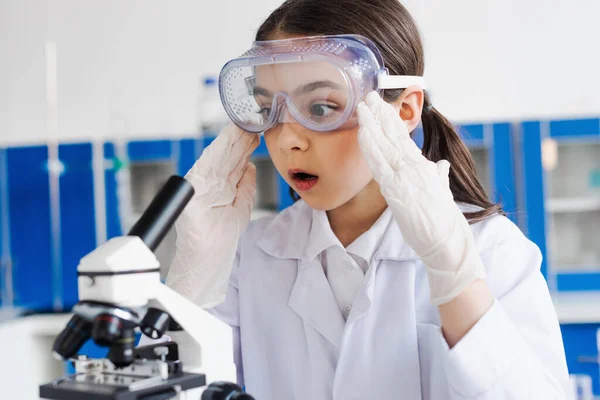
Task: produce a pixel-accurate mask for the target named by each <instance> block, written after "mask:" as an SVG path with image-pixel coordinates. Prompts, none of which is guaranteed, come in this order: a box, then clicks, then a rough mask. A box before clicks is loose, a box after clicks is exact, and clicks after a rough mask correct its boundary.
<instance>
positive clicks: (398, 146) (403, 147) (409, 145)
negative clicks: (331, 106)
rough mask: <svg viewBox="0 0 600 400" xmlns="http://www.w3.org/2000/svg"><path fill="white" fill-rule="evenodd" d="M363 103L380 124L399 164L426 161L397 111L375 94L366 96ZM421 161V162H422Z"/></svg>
mask: <svg viewBox="0 0 600 400" xmlns="http://www.w3.org/2000/svg"><path fill="white" fill-rule="evenodd" d="M365 103H366V104H367V106H368V107H369V109H370V110H371V112H372V113H373V115H375V118H376V119H377V120H378V121H379V123H380V124H381V128H382V132H383V135H384V136H385V138H386V139H387V140H388V143H389V145H390V146H392V147H393V149H394V151H395V154H396V157H399V158H400V161H401V162H410V161H412V162H420V161H424V160H426V159H425V157H423V155H422V153H421V150H419V148H418V146H417V145H416V143H415V142H414V141H413V140H412V139H411V137H410V132H409V131H408V127H407V126H406V123H405V122H404V121H403V120H402V118H401V117H400V114H399V112H398V110H396V109H395V108H394V107H393V106H392V105H391V104H389V103H387V102H385V101H384V100H383V99H382V98H381V96H379V95H378V94H377V92H371V93H369V94H368V95H367V97H366V99H365ZM422 159H423V160H422Z"/></svg>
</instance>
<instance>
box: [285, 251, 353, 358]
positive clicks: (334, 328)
mask: <svg viewBox="0 0 600 400" xmlns="http://www.w3.org/2000/svg"><path fill="white" fill-rule="evenodd" d="M298 264H299V265H298V276H297V277H296V281H295V282H294V286H293V287H292V292H291V294H290V298H289V302H288V305H289V306H290V308H292V310H294V311H295V312H296V313H297V314H298V315H299V316H300V317H301V318H302V319H303V320H304V321H305V322H306V323H308V324H309V325H310V326H312V327H313V328H314V329H315V330H317V331H318V332H319V333H320V334H321V335H323V336H324V337H325V338H326V339H327V340H328V341H330V342H331V343H332V344H333V345H335V346H336V348H338V349H339V348H340V346H341V341H342V334H343V332H344V319H343V317H342V313H341V312H340V309H339V307H338V304H337V301H336V300H335V296H334V295H333V292H332V291H331V287H330V286H329V283H328V282H327V278H326V276H325V273H324V271H323V266H322V265H321V262H320V261H319V259H318V258H315V259H312V260H298Z"/></svg>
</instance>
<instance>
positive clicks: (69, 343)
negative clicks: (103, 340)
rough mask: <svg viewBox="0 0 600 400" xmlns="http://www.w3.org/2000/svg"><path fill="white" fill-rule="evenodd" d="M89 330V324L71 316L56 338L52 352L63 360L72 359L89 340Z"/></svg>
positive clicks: (78, 317) (90, 327)
mask: <svg viewBox="0 0 600 400" xmlns="http://www.w3.org/2000/svg"><path fill="white" fill-rule="evenodd" d="M91 330H92V323H91V322H89V321H86V320H85V319H83V318H81V317H80V316H78V315H77V314H76V315H73V317H71V319H70V320H69V322H68V323H67V326H66V327H65V329H63V331H62V332H61V333H60V334H59V335H58V336H57V338H56V340H55V341H54V346H53V347H52V350H53V351H54V353H55V354H57V355H58V356H60V357H61V358H62V359H64V360H66V359H68V358H71V357H73V356H74V355H75V354H77V352H78V351H79V349H80V348H81V346H83V344H84V343H85V342H86V341H87V340H88V339H89V338H90V336H91Z"/></svg>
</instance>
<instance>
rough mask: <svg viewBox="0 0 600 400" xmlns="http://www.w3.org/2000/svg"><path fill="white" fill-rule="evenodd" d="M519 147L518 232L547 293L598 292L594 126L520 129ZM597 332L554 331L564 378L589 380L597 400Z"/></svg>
mask: <svg viewBox="0 0 600 400" xmlns="http://www.w3.org/2000/svg"><path fill="white" fill-rule="evenodd" d="M518 143H519V145H518V148H519V158H518V161H519V163H520V165H521V168H520V180H521V182H522V184H521V186H520V187H521V188H522V198H523V204H524V205H525V212H524V213H523V218H522V219H521V227H522V229H523V230H524V231H525V232H526V233H527V235H528V237H529V238H530V239H531V240H532V241H533V242H535V243H536V244H537V245H538V247H539V248H540V250H541V252H542V255H543V265H542V272H543V273H544V275H545V276H546V278H547V281H548V286H549V287H550V290H551V292H552V293H553V294H554V295H555V298H556V299H560V298H561V295H564V294H566V295H577V293H578V292H579V293H583V291H586V292H594V291H598V290H600V119H598V118H591V119H576V120H555V121H526V122H523V123H521V124H520V129H519V135H518ZM583 306H584V304H582V307H583ZM585 306H588V307H589V304H585ZM598 307H600V304H599V305H598ZM598 328H600V321H597V320H594V318H590V320H589V321H588V323H585V321H582V323H577V324H575V323H569V324H566V323H563V324H562V325H561V330H562V334H563V341H564V346H565V353H566V356H567V363H568V367H569V372H570V373H582V374H587V375H590V376H591V377H592V380H593V385H594V393H596V394H600V376H599V371H598V363H597V354H598V350H597V343H596V341H597V339H596V331H597V330H598Z"/></svg>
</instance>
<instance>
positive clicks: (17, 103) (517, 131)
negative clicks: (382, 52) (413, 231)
mask: <svg viewBox="0 0 600 400" xmlns="http://www.w3.org/2000/svg"><path fill="white" fill-rule="evenodd" d="M280 3H281V1H280V0H261V1H242V0H221V1H218V2H217V1H207V0H171V1H166V0H162V1H159V0H143V1H142V0H127V1H123V0H104V1H81V0H0V349H1V350H2V354H3V355H4V356H5V360H9V359H15V360H17V359H18V360H20V361H19V362H21V363H22V364H18V365H24V366H26V370H21V369H19V368H17V367H15V363H13V362H4V363H2V364H0V376H2V377H3V379H4V378H6V379H10V380H11V384H13V385H14V384H19V385H21V386H22V387H23V388H24V392H23V393H29V394H30V395H31V396H35V394H36V393H37V386H36V385H37V384H39V383H41V382H42V381H48V380H50V379H52V378H55V377H56V376H58V375H59V374H60V373H62V368H63V366H62V365H60V363H58V364H57V363H56V362H55V361H52V360H51V359H50V358H49V357H48V356H49V353H50V348H51V344H52V341H53V339H54V336H55V335H56V334H57V333H58V332H59V331H60V330H61V329H62V327H63V326H64V323H65V322H66V319H65V315H67V314H65V313H68V311H69V310H70V308H71V307H72V306H73V305H74V304H75V303H76V302H77V282H76V270H77V264H78V262H79V259H80V258H81V257H82V256H83V255H85V254H86V253H88V252H90V251H91V250H93V249H94V248H95V247H96V246H98V245H99V244H102V243H104V242H105V241H106V240H107V239H109V238H111V237H114V236H117V235H121V234H123V233H126V232H127V230H128V229H129V227H130V226H131V224H132V223H133V222H134V221H135V220H136V218H137V216H139V213H140V212H141V211H142V210H143V209H144V207H145V206H146V205H148V203H149V202H150V200H151V198H152V196H153V195H154V194H155V193H156V191H157V190H158V189H159V188H160V186H161V185H162V183H164V181H165V180H166V178H167V177H168V176H170V175H171V174H174V173H175V174H180V175H183V174H185V173H186V171H187V170H188V169H189V168H190V167H191V166H192V164H193V163H194V161H195V160H196V158H197V157H198V156H199V155H200V154H201V152H202V149H203V148H204V147H206V145H208V144H209V143H210V142H211V140H212V139H213V138H214V136H215V135H216V133H217V132H218V131H219V129H220V127H221V126H223V124H225V123H227V117H226V115H225V114H224V111H223V110H222V108H221V103H220V100H219V96H218V90H217V86H216V79H217V76H218V73H219V71H220V68H221V67H222V66H223V64H224V63H225V62H226V61H227V60H229V59H231V58H234V57H237V56H238V55H240V54H241V53H243V52H244V51H245V50H246V49H248V48H249V47H250V45H251V42H252V40H253V37H254V34H255V31H256V29H257V28H258V26H259V25H260V23H261V22H262V21H263V20H264V19H265V18H266V17H267V16H268V15H269V13H270V12H271V11H272V10H273V9H275V8H276V7H277V6H278V5H279V4H280ZM402 3H403V4H405V6H406V7H407V8H408V9H409V11H411V13H412V15H413V17H414V18H415V19H416V21H417V24H418V26H419V28H420V30H421V32H422V37H423V40H424V44H425V50H426V72H425V77H426V79H427V82H428V86H429V88H430V94H431V98H432V101H433V103H434V105H435V106H436V108H437V109H439V110H440V111H441V112H442V113H443V114H444V115H446V116H447V117H448V118H450V119H451V120H452V121H453V122H454V123H455V124H456V125H457V126H458V127H459V129H460V131H461V134H462V135H463V138H464V140H465V142H466V143H467V144H468V146H469V148H470V149H471V151H472V154H473V156H474V158H475V160H476V162H477V169H478V173H479V175H480V178H481V179H482V181H483V183H484V185H485V188H486V190H487V191H488V193H489V195H490V197H491V198H492V199H493V200H495V201H498V202H500V203H502V205H503V206H504V209H505V210H506V211H507V212H508V213H509V217H510V218H511V219H512V220H513V221H514V222H516V223H517V224H518V225H519V227H520V228H521V229H522V230H523V232H524V233H525V234H526V235H527V236H528V237H529V238H530V239H531V240H532V241H534V242H535V243H536V244H537V245H538V246H539V247H540V249H541V251H542V253H543V255H544V263H543V265H542V272H543V273H544V275H545V276H546V278H547V280H548V284H549V287H550V289H551V291H552V295H553V299H554V301H555V305H556V309H557V313H558V316H559V319H560V322H561V328H562V332H563V339H564V344H565V351H566V354H567V359H568V364H569V369H570V372H571V373H572V374H574V375H575V376H577V377H579V378H581V382H583V383H582V384H583V385H587V384H589V382H592V385H593V390H594V393H595V394H596V395H600V372H599V369H598V360H599V356H598V342H599V340H598V339H597V331H598V328H600V77H599V75H598V71H600V53H599V52H598V51H597V43H596V42H597V38H599V37H600V25H598V23H597V19H598V16H599V15H600V2H598V1H595V0H570V1H565V0H562V1H559V0H545V1H541V0H529V1H527V2H523V1H517V0H502V1H500V0H466V1H460V2H448V1H444V0H411V1H402ZM416 140H417V141H419V140H421V139H420V138H419V135H417V138H416ZM254 159H255V162H256V163H257V165H258V185H259V188H258V195H257V196H258V198H257V205H256V210H255V211H254V214H253V217H259V216H262V215H265V214H268V213H274V212H277V211H279V210H281V209H283V208H285V207H287V206H289V205H290V204H291V199H290V198H289V195H288V188H287V186H286V185H285V183H284V182H283V181H282V180H281V179H280V177H279V176H278V175H277V174H276V171H275V170H274V168H273V166H272V164H271V162H270V160H269V158H268V154H267V152H266V149H265V147H264V143H263V144H261V146H260V147H259V148H258V149H257V151H256V153H255V156H254ZM173 250H174V235H173V234H172V233H171V234H169V236H168V237H167V239H166V240H165V241H164V242H163V244H162V245H161V246H160V248H159V250H158V256H159V259H160V261H161V263H162V268H163V270H162V272H163V276H165V274H166V271H167V268H168V265H169V263H170V260H171V257H172V255H173ZM598 337H599V338H600V335H598ZM24 368H25V367H24ZM17 371H18V372H17ZM57 371H58V372H57ZM19 398H23V399H26V398H35V397H28V395H23V397H19Z"/></svg>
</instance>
